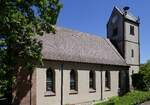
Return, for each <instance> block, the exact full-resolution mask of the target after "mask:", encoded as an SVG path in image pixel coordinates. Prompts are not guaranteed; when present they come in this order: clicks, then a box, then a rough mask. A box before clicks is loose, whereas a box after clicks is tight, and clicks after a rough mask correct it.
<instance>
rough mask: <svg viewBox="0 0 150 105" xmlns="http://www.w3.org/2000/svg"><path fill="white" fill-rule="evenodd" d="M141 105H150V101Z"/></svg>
mask: <svg viewBox="0 0 150 105" xmlns="http://www.w3.org/2000/svg"><path fill="white" fill-rule="evenodd" d="M141 105H150V101H147V102H144V103H143V104H141Z"/></svg>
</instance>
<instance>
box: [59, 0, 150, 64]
mask: <svg viewBox="0 0 150 105" xmlns="http://www.w3.org/2000/svg"><path fill="white" fill-rule="evenodd" d="M60 2H61V3H62V4H63V8H62V10H61V12H60V14H59V18H58V22H57V25H58V26H62V27H66V28H71V29H74V30H78V31H82V32H88V33H91V34H95V35H98V36H101V37H106V23H107V21H108V19H109V16H110V14H111V11H112V9H113V7H114V6H118V7H124V6H129V7H130V11H131V12H132V13H133V14H134V15H135V16H139V17H140V20H141V24H140V37H141V38H140V44H141V63H144V62H146V61H147V60H148V59H150V0H60Z"/></svg>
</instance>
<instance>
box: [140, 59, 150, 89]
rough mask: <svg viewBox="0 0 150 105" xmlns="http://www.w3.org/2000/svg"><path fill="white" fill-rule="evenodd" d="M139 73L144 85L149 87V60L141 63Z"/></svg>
mask: <svg viewBox="0 0 150 105" xmlns="http://www.w3.org/2000/svg"><path fill="white" fill-rule="evenodd" d="M140 74H142V75H143V79H144V82H145V84H146V87H147V88H148V89H150V60H149V61H147V63H145V64H143V65H141V67H140Z"/></svg>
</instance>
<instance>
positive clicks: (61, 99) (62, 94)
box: [60, 64, 64, 105]
mask: <svg viewBox="0 0 150 105" xmlns="http://www.w3.org/2000/svg"><path fill="white" fill-rule="evenodd" d="M63 67H64V65H63V64H61V103H60V104H61V105H63Z"/></svg>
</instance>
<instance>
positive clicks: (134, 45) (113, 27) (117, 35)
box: [107, 7, 140, 75]
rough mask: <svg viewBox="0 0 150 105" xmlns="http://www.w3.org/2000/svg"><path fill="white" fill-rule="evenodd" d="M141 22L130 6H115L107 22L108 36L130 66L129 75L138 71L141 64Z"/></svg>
mask: <svg viewBox="0 0 150 105" xmlns="http://www.w3.org/2000/svg"><path fill="white" fill-rule="evenodd" d="M139 24H140V22H139V18H137V17H135V16H134V15H133V14H132V13H131V12H130V11H129V7H124V8H122V9H121V8H118V7H114V9H113V11H112V14H111V16H110V18H109V21H108V23H107V38H109V39H110V41H111V42H112V44H113V45H114V46H115V48H116V49H117V50H118V52H119V53H120V54H121V56H122V57H123V58H124V59H125V61H126V63H127V64H128V65H129V66H130V68H129V75H132V74H133V73H137V72H138V71H139V66H140V42H139Z"/></svg>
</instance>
